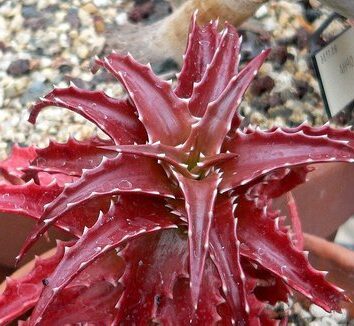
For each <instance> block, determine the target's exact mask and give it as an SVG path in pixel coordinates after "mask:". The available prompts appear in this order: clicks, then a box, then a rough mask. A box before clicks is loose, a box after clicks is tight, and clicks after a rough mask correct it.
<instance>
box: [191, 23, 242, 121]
mask: <svg viewBox="0 0 354 326" xmlns="http://www.w3.org/2000/svg"><path fill="white" fill-rule="evenodd" d="M240 45H241V39H240V38H239V36H238V34H237V32H236V30H235V28H234V27H233V26H232V25H230V24H226V28H225V29H224V30H223V32H222V36H221V40H220V42H219V44H218V46H217V48H216V50H215V55H214V57H213V60H212V61H211V63H210V64H209V65H208V66H207V69H206V71H205V73H204V74H203V78H202V80H201V81H200V82H198V83H196V84H194V88H193V95H192V97H191V99H190V101H189V105H188V107H189V110H190V111H191V113H192V114H193V115H194V116H196V117H202V116H203V115H204V113H205V111H206V109H207V107H208V105H209V103H211V102H213V101H215V100H216V99H217V98H218V97H219V96H220V95H221V93H222V92H223V91H224V90H225V88H226V87H227V85H228V84H229V82H230V80H231V79H232V78H233V77H234V76H235V75H236V74H237V71H238V64H239V60H240V56H239V52H240Z"/></svg>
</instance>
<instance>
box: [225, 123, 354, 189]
mask: <svg viewBox="0 0 354 326" xmlns="http://www.w3.org/2000/svg"><path fill="white" fill-rule="evenodd" d="M224 148H225V150H229V151H230V152H233V153H235V154H237V155H238V157H237V158H235V159H232V160H229V161H228V162H226V163H224V164H221V165H220V167H221V168H222V170H223V171H224V175H223V181H222V183H221V186H220V188H221V191H222V192H223V191H227V190H230V189H232V188H235V187H238V186H242V185H245V184H247V183H249V182H251V181H253V180H255V179H256V178H258V177H260V176H262V175H265V174H268V173H269V172H271V171H273V170H275V169H279V168H283V167H293V166H296V165H308V164H312V163H319V162H335V161H338V162H339V161H342V162H351V161H352V160H353V158H354V149H352V148H350V147H349V146H348V145H345V143H344V142H343V141H337V140H331V139H328V138H327V137H326V138H324V137H322V136H307V135H305V134H304V133H303V132H301V131H300V132H297V133H287V132H284V131H283V130H281V129H277V130H275V131H273V132H263V131H260V130H257V131H254V132H253V133H247V134H244V133H242V132H240V131H238V132H237V133H236V134H235V135H234V136H233V137H232V138H230V139H228V140H226V142H225V144H224ZM250 148H252V151H250Z"/></svg>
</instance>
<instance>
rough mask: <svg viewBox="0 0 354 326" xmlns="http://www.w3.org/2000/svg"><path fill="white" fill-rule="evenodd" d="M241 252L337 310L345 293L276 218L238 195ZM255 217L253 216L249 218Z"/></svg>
mask: <svg viewBox="0 0 354 326" xmlns="http://www.w3.org/2000/svg"><path fill="white" fill-rule="evenodd" d="M235 215H236V217H237V218H238V228H237V234H238V236H239V239H240V241H241V254H242V255H243V256H246V257H247V258H248V259H251V260H254V261H256V262H257V263H258V264H259V265H261V266H262V267H264V268H265V269H267V270H269V271H271V272H272V273H274V274H275V275H277V276H279V277H280V278H281V279H282V280H283V281H284V282H285V283H286V284H288V285H289V286H290V287H292V288H293V289H295V290H296V291H299V292H300V293H302V294H303V295H305V296H306V297H307V298H309V299H310V300H311V301H312V302H314V303H316V304H317V305H319V306H321V307H323V308H324V309H326V310H331V309H333V310H338V309H339V308H340V305H339V303H340V301H342V300H345V296H344V295H343V294H342V293H341V292H340V291H339V290H337V289H336V288H335V287H334V286H333V285H330V284H329V283H328V282H327V281H326V280H325V278H324V275H323V273H321V272H318V271H315V270H314V269H313V268H312V267H311V266H310V264H309V262H308V260H307V258H306V257H305V255H304V253H302V252H301V251H299V250H297V249H296V248H295V247H294V246H293V245H292V243H291V240H290V239H289V238H288V236H287V235H286V234H284V233H283V232H281V231H280V230H279V229H277V225H276V221H274V220H273V219H271V218H269V217H268V216H267V207H264V209H259V208H257V207H256V206H255V204H254V203H253V202H252V201H248V200H246V199H245V198H241V197H239V199H238V206H237V208H236V212H235ZM250 216H252V219H250Z"/></svg>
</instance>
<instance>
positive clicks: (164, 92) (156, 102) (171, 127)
mask: <svg viewBox="0 0 354 326" xmlns="http://www.w3.org/2000/svg"><path fill="white" fill-rule="evenodd" d="M97 64H99V65H101V66H104V67H105V68H106V69H107V70H109V71H110V72H111V73H112V74H113V75H114V76H115V77H116V78H118V79H119V80H120V81H121V82H122V83H123V84H124V86H125V88H126V89H127V91H128V93H129V96H130V98H131V99H132V101H133V102H134V104H135V106H136V108H137V110H138V112H139V119H140V120H141V122H142V123H143V124H144V126H145V128H146V131H147V133H148V136H149V141H150V142H156V141H161V143H163V144H166V145H178V144H181V143H183V142H184V141H185V140H186V139H187V137H188V135H189V133H190V130H191V123H192V117H191V115H190V113H189V110H188V105H187V103H186V102H185V101H183V100H181V99H180V98H178V97H177V96H176V95H175V94H174V92H173V91H172V89H171V85H170V84H169V83H168V82H166V81H163V80H161V79H159V78H158V77H156V76H155V75H154V73H153V72H152V70H151V68H150V67H148V66H143V65H141V64H139V63H137V62H136V61H135V60H134V59H133V58H132V57H131V56H129V55H128V56H122V55H119V54H117V53H113V54H110V55H109V56H108V57H106V58H105V59H104V60H103V61H101V60H98V61H97Z"/></svg>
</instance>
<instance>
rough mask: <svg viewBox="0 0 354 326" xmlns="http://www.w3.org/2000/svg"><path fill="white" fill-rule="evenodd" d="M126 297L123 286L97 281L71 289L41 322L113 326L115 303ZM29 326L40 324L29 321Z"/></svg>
mask: <svg viewBox="0 0 354 326" xmlns="http://www.w3.org/2000/svg"><path fill="white" fill-rule="evenodd" d="M121 294H122V288H121V286H119V285H118V286H114V285H113V284H111V283H110V282H107V281H104V280H103V281H97V282H95V283H93V284H91V285H90V286H86V285H81V286H80V285H77V286H75V287H69V288H67V289H65V291H63V292H62V293H61V295H60V296H59V297H58V298H57V299H56V301H55V304H53V306H52V307H51V308H50V310H48V313H47V314H46V315H45V316H43V317H41V318H42V319H39V322H40V324H43V325H51V326H61V325H86V324H88V325H112V323H113V321H114V317H115V312H116V309H115V304H116V302H117V301H118V300H119V297H120V296H121ZM26 325H28V326H32V325H36V323H34V322H29V323H27V324H26Z"/></svg>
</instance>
